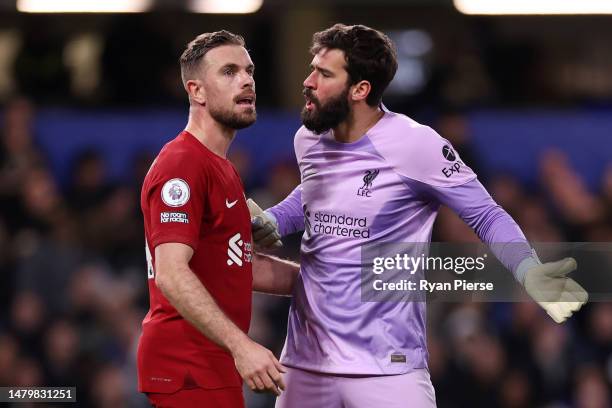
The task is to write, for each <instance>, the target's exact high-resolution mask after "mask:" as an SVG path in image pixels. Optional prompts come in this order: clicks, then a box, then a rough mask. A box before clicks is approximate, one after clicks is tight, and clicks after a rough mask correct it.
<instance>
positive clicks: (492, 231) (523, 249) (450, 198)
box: [431, 180, 537, 283]
mask: <svg viewBox="0 0 612 408" xmlns="http://www.w3.org/2000/svg"><path fill="white" fill-rule="evenodd" d="M431 192H432V193H433V194H434V195H435V197H436V198H437V199H438V200H439V201H440V202H441V203H442V204H445V205H447V206H448V207H450V208H451V209H452V210H453V211H455V213H456V214H457V215H459V217H461V219H463V221H465V222H466V223H467V224H468V225H469V226H470V227H471V228H472V229H473V230H474V231H475V232H476V234H477V235H478V237H479V238H480V239H481V241H482V242H484V243H485V244H487V245H488V246H489V248H491V251H492V252H493V253H494V254H495V256H496V257H497V259H499V260H500V262H501V263H503V264H504V266H506V268H508V269H509V270H510V271H512V273H513V274H514V276H515V278H516V279H517V280H518V281H520V282H521V283H522V281H523V279H524V276H522V275H524V273H523V270H522V268H519V265H520V264H521V262H523V261H524V260H525V259H528V258H535V259H537V258H536V256H535V254H534V252H533V250H532V248H531V245H530V244H529V242H528V241H527V238H525V235H524V234H523V231H522V230H521V228H520V227H519V226H518V224H517V223H516V222H515V221H514V220H513V219H512V217H511V216H510V215H509V214H508V213H507V212H506V211H505V210H504V209H503V208H501V207H500V206H499V205H498V204H497V203H496V202H495V201H494V200H493V198H492V197H491V196H490V194H489V193H488V192H487V190H486V189H485V188H484V187H483V186H482V184H480V183H479V182H478V181H477V180H473V181H470V182H468V183H466V184H464V185H461V186H456V187H449V188H434V189H432V191H431Z"/></svg>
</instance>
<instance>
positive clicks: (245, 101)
mask: <svg viewBox="0 0 612 408" xmlns="http://www.w3.org/2000/svg"><path fill="white" fill-rule="evenodd" d="M236 104H237V105H241V106H253V105H255V95H244V96H239V97H238V98H237V99H236Z"/></svg>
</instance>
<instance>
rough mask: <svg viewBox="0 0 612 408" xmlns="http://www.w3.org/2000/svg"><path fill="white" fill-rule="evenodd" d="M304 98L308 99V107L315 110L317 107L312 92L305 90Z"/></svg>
mask: <svg viewBox="0 0 612 408" xmlns="http://www.w3.org/2000/svg"><path fill="white" fill-rule="evenodd" d="M304 99H305V100H306V106H305V107H306V109H308V110H313V109H314V108H315V103H314V101H313V97H312V96H311V95H310V93H308V92H304Z"/></svg>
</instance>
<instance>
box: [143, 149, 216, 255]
mask: <svg viewBox="0 0 612 408" xmlns="http://www.w3.org/2000/svg"><path fill="white" fill-rule="evenodd" d="M153 171H154V172H155V174H154V175H153V179H154V180H155V181H154V183H152V185H151V188H150V190H149V191H148V194H147V200H148V204H149V208H150V217H151V219H150V224H149V225H150V226H151V231H150V237H151V242H150V244H151V247H152V248H151V249H153V248H155V247H156V246H157V245H159V244H163V243H168V242H178V243H182V244H186V245H189V246H190V247H192V248H193V249H194V251H195V250H196V249H197V246H198V242H199V236H200V227H201V223H202V217H203V214H204V208H205V205H206V197H207V194H206V189H207V180H206V178H207V172H206V171H205V169H202V166H201V165H199V163H198V161H197V160H194V158H193V157H189V155H186V154H173V155H168V156H166V157H164V158H163V159H162V160H158V162H156V163H155V168H154V169H153Z"/></svg>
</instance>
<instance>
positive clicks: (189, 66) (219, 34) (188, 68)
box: [179, 30, 244, 84]
mask: <svg viewBox="0 0 612 408" xmlns="http://www.w3.org/2000/svg"><path fill="white" fill-rule="evenodd" d="M222 45H239V46H241V47H244V38H242V36H240V35H238V34H233V33H230V32H229V31H225V30H221V31H215V32H213V33H204V34H200V35H198V36H197V37H196V38H195V39H194V40H192V41H191V42H190V43H189V44H187V48H186V49H185V51H183V54H182V55H181V58H180V59H179V61H180V63H181V79H182V80H183V84H184V83H186V82H187V80H189V79H191V78H193V74H194V73H195V72H196V71H197V70H198V68H199V66H200V62H201V60H202V58H204V56H205V55H206V53H207V52H208V51H210V50H212V49H213V48H217V47H220V46H222Z"/></svg>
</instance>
